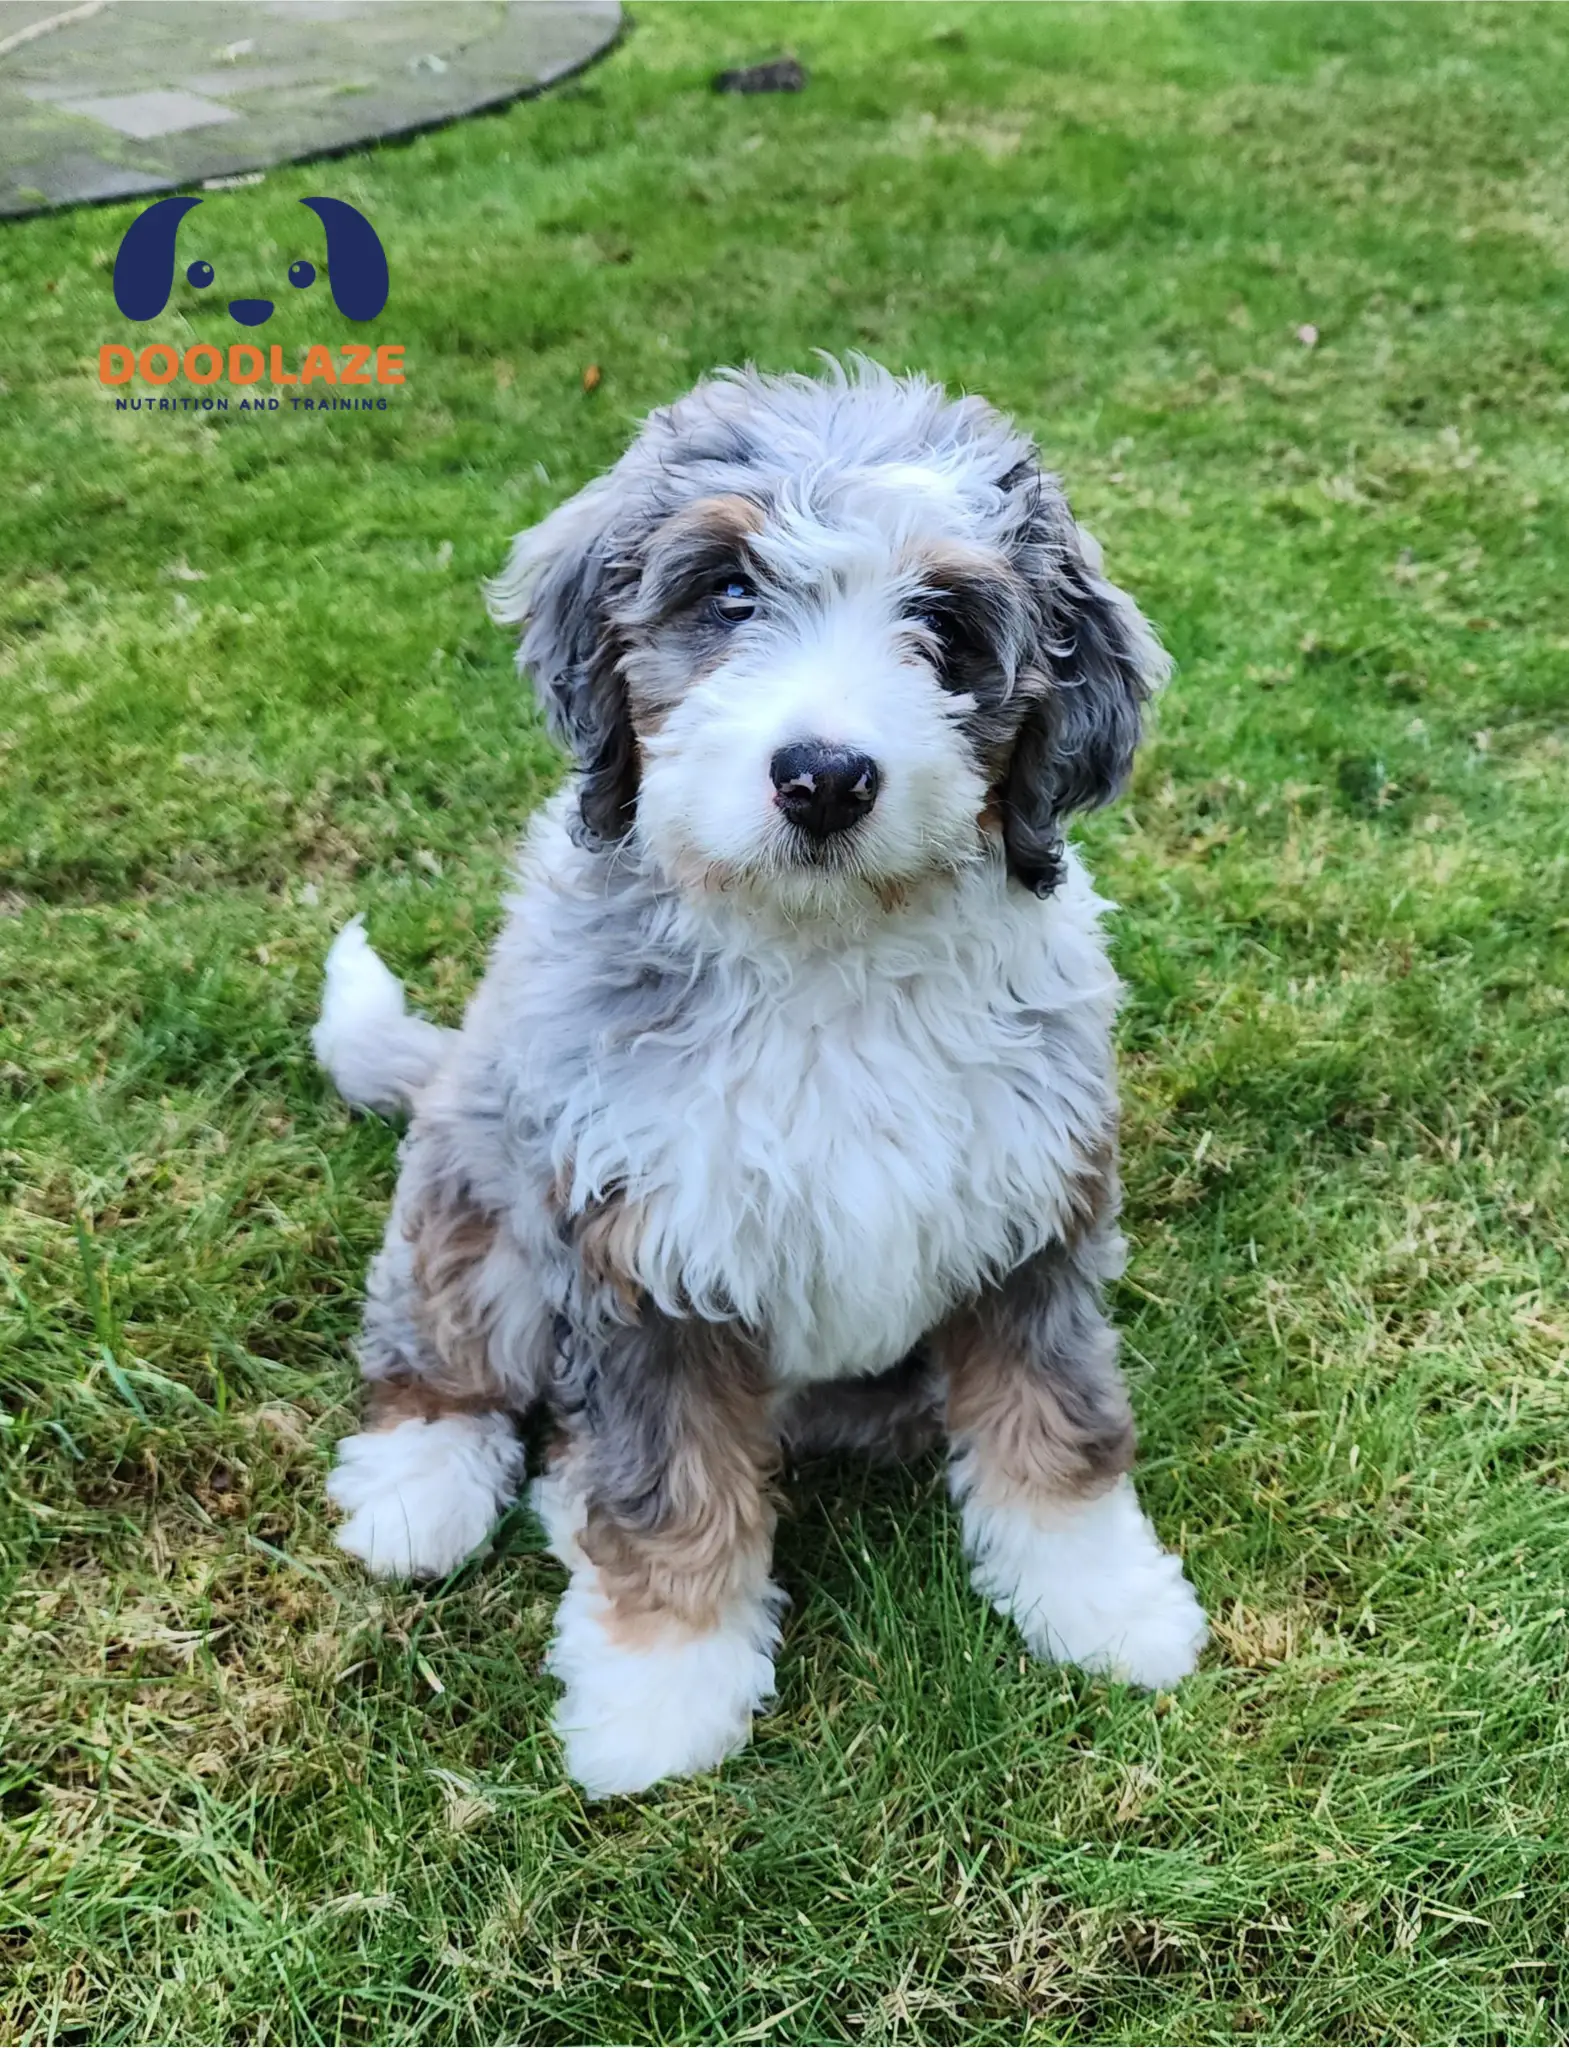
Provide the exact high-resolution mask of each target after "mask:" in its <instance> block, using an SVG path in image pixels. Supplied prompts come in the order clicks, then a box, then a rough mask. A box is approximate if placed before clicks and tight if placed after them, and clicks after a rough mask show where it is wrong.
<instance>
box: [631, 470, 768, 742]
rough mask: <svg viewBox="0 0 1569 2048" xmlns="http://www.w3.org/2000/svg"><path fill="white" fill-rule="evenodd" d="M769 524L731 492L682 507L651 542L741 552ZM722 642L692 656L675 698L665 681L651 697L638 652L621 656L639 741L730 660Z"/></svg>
mask: <svg viewBox="0 0 1569 2048" xmlns="http://www.w3.org/2000/svg"><path fill="white" fill-rule="evenodd" d="M764 521H765V514H764V512H763V510H762V507H761V506H759V505H754V504H753V503H752V501H751V499H750V498H743V497H740V496H738V495H736V494H735V493H733V492H726V493H724V494H723V495H720V496H716V497H712V498H699V499H698V500H697V501H696V503H694V504H691V505H687V506H684V507H683V508H682V510H681V511H679V512H677V513H675V514H674V515H673V516H672V517H671V518H669V519H667V520H666V521H665V523H664V525H663V526H661V527H660V528H659V530H658V532H657V533H656V534H655V535H654V536H653V538H652V540H651V541H650V542H649V544H648V551H649V553H650V554H653V553H654V552H655V551H656V550H657V549H659V548H661V547H663V546H667V545H680V544H681V543H683V542H687V541H691V540H694V539H699V538H701V539H704V540H707V541H711V542H712V543H714V544H715V545H716V546H719V547H734V548H739V547H740V546H741V545H742V544H743V542H745V541H746V540H747V539H748V537H749V536H750V535H752V534H754V533H758V532H760V531H761V529H762V527H763V525H764ZM726 653H727V649H726V648H725V645H724V643H723V641H720V642H717V643H716V644H714V645H713V646H711V647H708V648H706V649H705V650H704V651H703V653H702V654H701V655H700V656H697V657H694V659H693V660H692V662H691V664H690V666H689V667H688V668H687V670H686V673H685V674H684V675H683V676H682V678H681V681H680V686H679V691H678V693H677V696H674V697H672V696H670V695H669V694H666V693H667V692H668V691H669V689H670V684H669V681H668V680H667V679H662V680H661V683H660V686H659V693H658V694H654V693H651V691H650V688H649V684H648V679H647V677H646V676H645V675H643V674H642V673H641V672H640V664H639V662H638V660H637V657H636V654H635V653H633V654H629V655H627V656H625V657H623V667H624V673H625V674H626V678H627V708H628V711H629V713H630V715H631V720H632V730H633V732H634V734H635V735H636V736H637V739H638V741H639V742H640V743H641V742H642V741H644V740H647V739H652V738H654V737H655V736H656V735H657V734H658V733H659V732H660V731H661V729H662V728H663V726H664V723H665V720H666V719H667V718H668V717H669V716H670V713H671V712H672V711H673V710H674V709H675V705H676V702H677V701H679V697H681V696H684V695H685V694H686V692H687V691H688V690H690V689H692V688H694V687H695V685H697V684H698V683H700V682H701V681H702V680H703V678H704V677H705V676H710V675H712V674H713V672H714V670H715V669H717V668H719V667H720V666H721V665H722V664H723V662H724V660H725V657H726Z"/></svg>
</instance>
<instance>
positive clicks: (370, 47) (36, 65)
mask: <svg viewBox="0 0 1569 2048" xmlns="http://www.w3.org/2000/svg"><path fill="white" fill-rule="evenodd" d="M621 26H622V12H621V7H620V5H619V0H97V4H94V0H86V4H78V5H76V6H71V5H69V4H68V0H0V215H5V214H23V213H36V212H39V211H41V210H43V209H45V208H47V207H53V206H74V205H79V204H81V203H83V202H84V201H89V200H103V199H121V198H126V197H130V196H134V195H136V194H139V193H143V192H166V191H169V190H170V189H172V188H173V187H174V186H177V185H190V184H197V183H200V182H202V181H203V180H206V179H211V178H229V177H237V176H240V175H242V174H243V173H245V172H247V171H256V170H262V169H264V168H265V167H266V166H268V165H269V164H278V163H288V162H293V161H295V160H297V159H300V158H303V157H313V156H325V155H331V154H333V153H334V152H336V151H339V150H344V149H351V148H353V147H355V146H356V145H358V144H362V143H367V142H371V141H374V140H376V139H377V138H378V137H382V136H392V135H404V134H408V133H409V132H411V131H412V130H415V129H419V128H426V127H430V126H433V125H435V124H436V123H439V122H442V121H452V120H456V119H457V118H459V116H461V115H463V114H472V113H475V112H477V111H478V110H479V109H480V108H482V107H493V106H498V105H501V104H503V103H504V102H505V101H507V100H510V99H515V98H517V97H518V96H519V95H520V94H522V93H529V92H536V91H538V90H539V88H540V87H541V86H545V85H549V84H550V83H551V82H552V81H553V80H555V79H559V78H564V77H566V76H567V75H568V74H569V73H571V72H573V71H576V70H579V69H580V68H581V67H582V66H583V65H584V64H587V63H588V62H590V61H591V59H593V58H594V57H596V56H598V55H599V54H600V53H601V52H602V51H603V50H605V49H607V48H608V47H609V46H610V44H611V43H612V42H614V41H615V39H616V37H617V35H618V34H619V33H620V31H621ZM29 31H31V33H29Z"/></svg>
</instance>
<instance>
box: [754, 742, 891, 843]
mask: <svg viewBox="0 0 1569 2048" xmlns="http://www.w3.org/2000/svg"><path fill="white" fill-rule="evenodd" d="M769 767H770V771H771V773H772V775H773V778H774V788H775V789H776V790H777V791H778V792H779V794H778V795H777V796H776V797H775V798H774V802H775V803H776V804H778V806H779V808H780V810H782V811H783V812H784V814H785V816H786V817H787V818H788V819H789V820H790V823H791V824H792V825H799V826H800V828H801V830H802V831H803V832H810V833H811V835H812V837H813V838H814V839H826V838H827V837H828V836H829V834H830V833H833V832H843V831H845V830H847V829H848V828H849V827H850V826H851V825H855V824H858V823H859V822H860V820H861V819H862V818H864V817H865V816H866V814H867V812H868V811H869V810H870V809H871V808H872V805H873V804H874V803H876V801H877V763H876V762H875V761H874V760H873V759H872V758H871V756H870V755H869V754H856V753H852V752H851V751H850V749H849V748H848V747H825V746H824V745H823V744H822V743H821V741H819V740H800V741H798V742H797V743H796V744H795V745H794V746H793V747H781V748H780V749H779V751H778V753H777V754H775V756H774V758H773V760H772V761H771V762H770V764H769Z"/></svg>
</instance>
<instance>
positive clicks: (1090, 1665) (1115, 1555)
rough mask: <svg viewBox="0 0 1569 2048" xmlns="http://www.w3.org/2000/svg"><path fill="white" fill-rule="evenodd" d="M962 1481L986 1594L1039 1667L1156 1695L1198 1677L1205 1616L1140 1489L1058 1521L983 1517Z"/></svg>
mask: <svg viewBox="0 0 1569 2048" xmlns="http://www.w3.org/2000/svg"><path fill="white" fill-rule="evenodd" d="M955 1476H956V1487H957V1489H958V1490H959V1491H960V1493H961V1501H962V1516H963V1522H964V1534H965V1547H966V1549H967V1550H968V1551H969V1554H970V1557H971V1559H972V1561H973V1563H974V1567H975V1584H976V1587H977V1589H978V1591H980V1592H982V1593H984V1594H985V1595H986V1596H987V1598H988V1599H990V1600H991V1601H992V1602H993V1603H994V1604H995V1606H996V1607H997V1609H998V1610H999V1612H1000V1613H1003V1614H1006V1615H1008V1616H1009V1617H1010V1618H1011V1619H1012V1620H1013V1621H1014V1622H1015V1623H1017V1625H1018V1628H1019V1631H1020V1633H1021V1634H1022V1635H1023V1637H1024V1640H1025V1641H1026V1642H1027V1643H1028V1644H1029V1646H1030V1649H1031V1650H1032V1651H1033V1652H1034V1654H1035V1655H1036V1656H1037V1657H1041V1658H1044V1659H1046V1660H1047V1661H1048V1662H1050V1663H1055V1664H1077V1665H1079V1666H1081V1667H1082V1668H1083V1669H1084V1670H1086V1671H1094V1672H1099V1673H1102V1674H1104V1675H1105V1676H1106V1677H1108V1678H1118V1679H1123V1680H1125V1681H1126V1682H1128V1683H1129V1684H1132V1685H1144V1686H1149V1687H1152V1688H1159V1687H1162V1686H1169V1685H1175V1684H1176V1682H1177V1680H1178V1679H1179V1678H1186V1677H1187V1675H1188V1673H1189V1672H1190V1671H1192V1670H1193V1669H1194V1667H1195V1666H1196V1664H1197V1663H1198V1657H1199V1652H1200V1650H1202V1649H1203V1647H1204V1644H1205V1641H1206V1640H1207V1638H1208V1635H1209V1628H1208V1625H1207V1624H1206V1622H1205V1619H1204V1610H1203V1609H1202V1608H1201V1607H1200V1606H1199V1603H1198V1598H1197V1596H1196V1594H1195V1593H1194V1591H1193V1588H1192V1587H1191V1586H1190V1585H1189V1584H1188V1581H1187V1579H1186V1578H1185V1577H1184V1575H1183V1570H1182V1563H1181V1560H1180V1559H1179V1558H1176V1557H1173V1556H1172V1555H1171V1553H1170V1552H1169V1551H1165V1550H1162V1549H1161V1547H1160V1542H1159V1539H1158V1538H1157V1537H1156V1534H1155V1531H1154V1530H1153V1529H1152V1528H1151V1527H1150V1524H1149V1521H1148V1519H1147V1518H1146V1517H1145V1515H1144V1514H1143V1513H1142V1512H1141V1510H1140V1508H1139V1504H1138V1500H1137V1498H1136V1496H1135V1494H1134V1491H1133V1485H1132V1482H1131V1480H1127V1479H1123V1480H1120V1481H1119V1482H1118V1484H1117V1485H1116V1486H1115V1487H1113V1488H1112V1490H1111V1492H1110V1493H1107V1494H1103V1495H1101V1497H1100V1498H1099V1499H1098V1500H1094V1501H1090V1502H1088V1503H1087V1504H1086V1505H1085V1506H1083V1507H1081V1508H1078V1509H1076V1510H1073V1511H1071V1512H1065V1513H1061V1514H1058V1515H1055V1516H1054V1517H1053V1518H1052V1519H1051V1520H1049V1521H1048V1520H1045V1519H1038V1518H1036V1517H1033V1516H1031V1515H1030V1514H1029V1513H1028V1512H1027V1511H1025V1510H1024V1509H1022V1508H1004V1509H999V1508H991V1507H983V1506H981V1505H980V1504H979V1503H978V1501H977V1500H976V1499H975V1497H974V1495H973V1494H968V1495H966V1493H965V1487H966V1485H967V1475H966V1474H965V1473H964V1472H963V1471H962V1469H960V1470H956V1475H955Z"/></svg>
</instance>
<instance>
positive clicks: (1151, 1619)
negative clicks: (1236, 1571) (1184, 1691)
mask: <svg viewBox="0 0 1569 2048" xmlns="http://www.w3.org/2000/svg"><path fill="white" fill-rule="evenodd" d="M1095 1591H1096V1596H1097V1597H1096V1599H1095V1600H1094V1602H1093V1603H1092V1604H1091V1605H1090V1606H1089V1607H1088V1608H1087V1609H1086V1610H1085V1611H1083V1612H1076V1613H1074V1614H1072V1615H1066V1614H1062V1613H1060V1612H1059V1614H1058V1615H1057V1617H1056V1618H1055V1619H1054V1620H1053V1621H1052V1622H1050V1623H1048V1624H1046V1625H1045V1626H1044V1627H1043V1628H1042V1629H1041V1630H1040V1632H1039V1636H1038V1637H1037V1634H1036V1631H1035V1630H1034V1629H1032V1628H1030V1627H1026V1628H1025V1631H1024V1633H1025V1637H1026V1640H1027V1641H1028V1642H1029V1644H1030V1647H1031V1649H1033V1650H1034V1651H1035V1654H1036V1655H1037V1656H1038V1657H1045V1658H1049V1659H1052V1660H1054V1661H1055V1662H1058V1663H1068V1664H1077V1665H1079V1666H1080V1667H1081V1669H1083V1670H1085V1671H1094V1672H1099V1673H1100V1674H1102V1675H1103V1676H1104V1677H1107V1678H1117V1679H1121V1680H1123V1681H1124V1682H1125V1683H1127V1684H1129V1685H1143V1686H1148V1687H1149V1688H1150V1690H1151V1691H1152V1692H1155V1691H1160V1690H1162V1689H1163V1688H1165V1687H1166V1686H1171V1685H1175V1684H1176V1683H1177V1681H1178V1679H1179V1678H1186V1677H1187V1676H1188V1674H1189V1672H1191V1671H1193V1670H1195V1669H1196V1668H1197V1665H1198V1661H1199V1652H1200V1650H1202V1649H1203V1647H1204V1645H1205V1643H1206V1641H1207V1640H1208V1638H1209V1624H1208V1623H1207V1622H1206V1621H1205V1619H1204V1610H1203V1608H1202V1607H1200V1605H1199V1602H1198V1595H1197V1594H1196V1593H1195V1592H1194V1590H1193V1588H1192V1587H1191V1586H1190V1585H1189V1584H1188V1581H1187V1578H1186V1576H1185V1575H1184V1573H1183V1570H1182V1563H1181V1560H1180V1559H1179V1558H1175V1557H1173V1556H1171V1554H1170V1553H1169V1552H1167V1551H1160V1552H1158V1553H1157V1554H1156V1556H1155V1557H1153V1558H1151V1559H1149V1560H1147V1562H1145V1563H1144V1564H1143V1565H1142V1566H1141V1567H1140V1569H1138V1570H1137V1571H1135V1572H1131V1573H1129V1574H1128V1576H1127V1577H1126V1578H1125V1579H1121V1580H1119V1579H1116V1578H1113V1577H1108V1578H1107V1579H1106V1581H1104V1582H1103V1583H1102V1584H1101V1585H1099V1586H1097V1587H1096V1589H1095Z"/></svg>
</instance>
